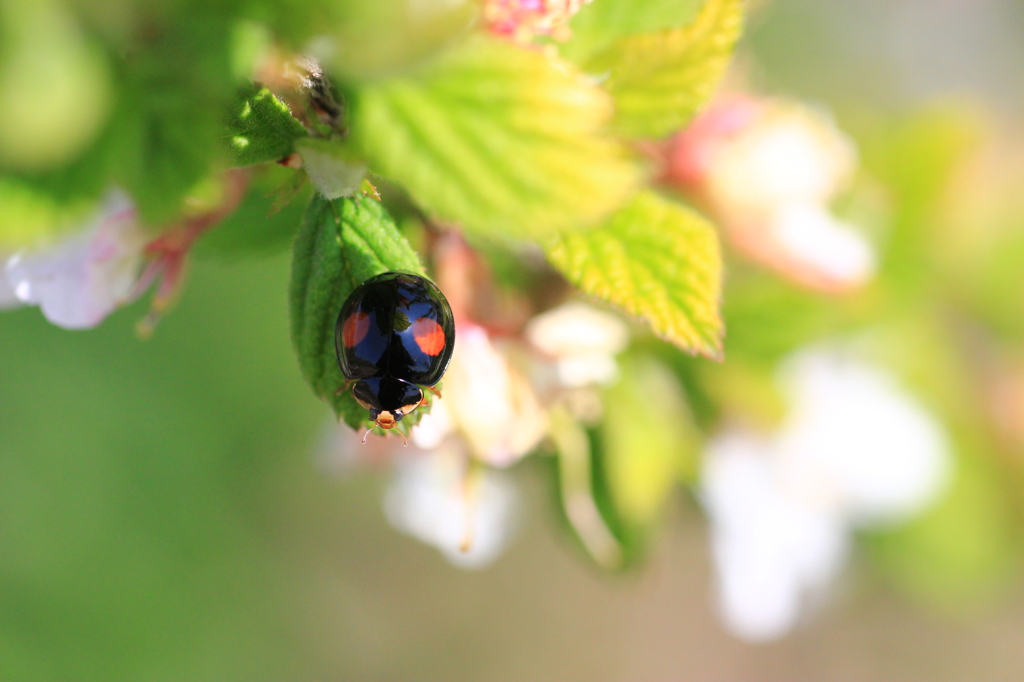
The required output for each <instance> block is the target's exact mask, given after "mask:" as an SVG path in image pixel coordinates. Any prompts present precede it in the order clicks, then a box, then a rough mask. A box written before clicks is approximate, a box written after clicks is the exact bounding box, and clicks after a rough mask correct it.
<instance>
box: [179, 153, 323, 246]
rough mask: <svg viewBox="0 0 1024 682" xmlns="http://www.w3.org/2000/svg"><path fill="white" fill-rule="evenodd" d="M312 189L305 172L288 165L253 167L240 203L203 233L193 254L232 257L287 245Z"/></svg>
mask: <svg viewBox="0 0 1024 682" xmlns="http://www.w3.org/2000/svg"><path fill="white" fill-rule="evenodd" d="M312 193H313V187H312V185H310V183H309V182H308V181H307V180H306V178H305V176H304V175H303V174H302V173H299V172H296V171H294V170H292V169H291V168H284V167H282V166H278V165H268V166H266V167H264V168H262V169H260V170H257V171H254V174H253V177H252V179H251V181H250V185H249V189H248V192H246V195H245V198H244V199H243V200H242V203H241V204H239V206H238V208H237V209H235V211H234V213H232V214H231V215H229V216H228V217H227V218H225V219H224V220H223V221H221V222H220V223H218V224H217V228H216V229H214V230H210V231H209V232H207V233H206V234H205V235H203V238H202V240H200V241H199V243H198V244H196V246H195V247H194V251H195V253H196V255H198V256H214V257H218V258H225V259H232V258H238V257H241V256H265V255H269V254H271V253H275V252H277V251H281V250H284V249H286V248H287V247H288V246H290V245H291V244H292V242H294V241H295V233H296V232H297V231H298V229H299V225H300V224H301V222H302V215H303V213H304V212H305V210H306V206H307V205H308V204H309V201H310V198H311V196H312Z"/></svg>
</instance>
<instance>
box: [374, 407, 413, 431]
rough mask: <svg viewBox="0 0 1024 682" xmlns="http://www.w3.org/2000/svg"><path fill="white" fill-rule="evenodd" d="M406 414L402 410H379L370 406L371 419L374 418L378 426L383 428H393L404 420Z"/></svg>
mask: <svg viewBox="0 0 1024 682" xmlns="http://www.w3.org/2000/svg"><path fill="white" fill-rule="evenodd" d="M404 416H405V414H404V413H403V412H402V410H393V411H392V410H378V409H375V408H372V407H371V408H370V419H371V420H373V421H374V422H375V423H376V424H377V426H379V427H380V428H382V429H393V428H395V425H396V424H397V423H398V422H400V421H402V417H404Z"/></svg>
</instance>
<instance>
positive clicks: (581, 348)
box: [526, 301, 629, 388]
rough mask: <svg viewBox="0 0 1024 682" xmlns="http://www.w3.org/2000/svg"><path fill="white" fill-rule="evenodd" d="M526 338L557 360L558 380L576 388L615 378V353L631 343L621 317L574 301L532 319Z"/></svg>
mask: <svg viewBox="0 0 1024 682" xmlns="http://www.w3.org/2000/svg"><path fill="white" fill-rule="evenodd" d="M526 338H527V339H528V340H529V341H530V343H531V344H533V346H534V347H535V348H537V349H538V350H539V351H541V353H543V354H544V355H545V356H547V357H548V358H550V359H552V360H553V361H554V363H555V371H556V374H557V379H558V381H559V383H560V384H561V385H562V386H565V387H569V388H573V387H578V386H586V385H589V384H610V383H612V382H614V381H615V379H616V377H617V376H618V365H617V364H616V362H615V356H616V355H617V354H619V353H621V352H622V351H623V350H625V348H626V345H627V344H628V343H629V330H628V329H627V328H626V325H625V324H624V323H623V322H622V320H620V319H619V318H618V317H616V316H614V315H612V314H610V313H606V312H603V311H600V310H598V309H596V308H593V307H591V306H589V305H587V304H585V303H579V302H576V301H571V302H569V303H565V304H563V305H561V306H559V307H557V308H555V309H553V310H549V311H547V312H546V313H543V314H541V315H538V316H537V317H535V318H533V319H532V320H530V322H529V324H527V326H526Z"/></svg>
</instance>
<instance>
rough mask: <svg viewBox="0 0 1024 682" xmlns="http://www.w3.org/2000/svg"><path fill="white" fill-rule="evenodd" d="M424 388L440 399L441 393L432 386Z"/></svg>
mask: <svg viewBox="0 0 1024 682" xmlns="http://www.w3.org/2000/svg"><path fill="white" fill-rule="evenodd" d="M424 388H426V389H427V390H428V391H430V392H431V393H433V394H434V395H436V396H437V397H438V398H440V397H441V391H439V390H437V388H435V387H434V386H425V387H424Z"/></svg>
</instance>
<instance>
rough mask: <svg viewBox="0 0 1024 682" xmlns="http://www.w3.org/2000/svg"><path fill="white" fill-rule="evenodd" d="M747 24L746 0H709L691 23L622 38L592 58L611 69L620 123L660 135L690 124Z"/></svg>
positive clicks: (628, 129) (593, 66) (631, 130)
mask: <svg viewBox="0 0 1024 682" xmlns="http://www.w3.org/2000/svg"><path fill="white" fill-rule="evenodd" d="M742 24H743V0H707V2H706V3H705V5H704V7H703V9H701V11H700V14H698V15H697V18H696V19H695V20H694V21H693V23H692V24H690V25H689V26H685V27H682V28H674V29H666V30H662V31H656V32H653V33H644V34H639V35H634V36H629V37H626V38H622V39H621V40H619V41H617V42H616V43H615V44H614V45H612V46H611V47H610V48H609V49H608V50H607V51H605V52H603V53H602V54H600V55H599V56H597V57H595V58H594V59H593V60H591V61H590V62H588V63H587V65H586V69H587V70H588V71H590V72H592V73H602V74H604V73H607V74H608V81H607V83H606V85H607V88H608V90H609V92H611V93H612V96H613V97H614V98H615V126H616V128H618V129H619V130H621V131H622V132H623V133H625V134H627V135H633V136H637V137H660V136H663V135H667V134H669V133H671V132H673V131H675V130H677V129H679V128H681V127H682V126H683V125H685V124H686V123H687V122H688V121H689V120H690V118H691V117H692V116H693V115H694V114H695V113H696V112H697V110H698V109H699V108H700V107H702V106H703V105H704V104H706V103H707V101H708V100H710V99H711V96H712V95H713V94H714V91H715V88H716V87H717V86H718V82H719V81H720V80H721V78H722V76H723V74H724V73H725V69H726V67H727V66H728V65H729V58H730V56H731V55H732V49H733V46H734V45H735V43H736V39H737V38H738V37H739V35H740V31H741V29H742Z"/></svg>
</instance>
